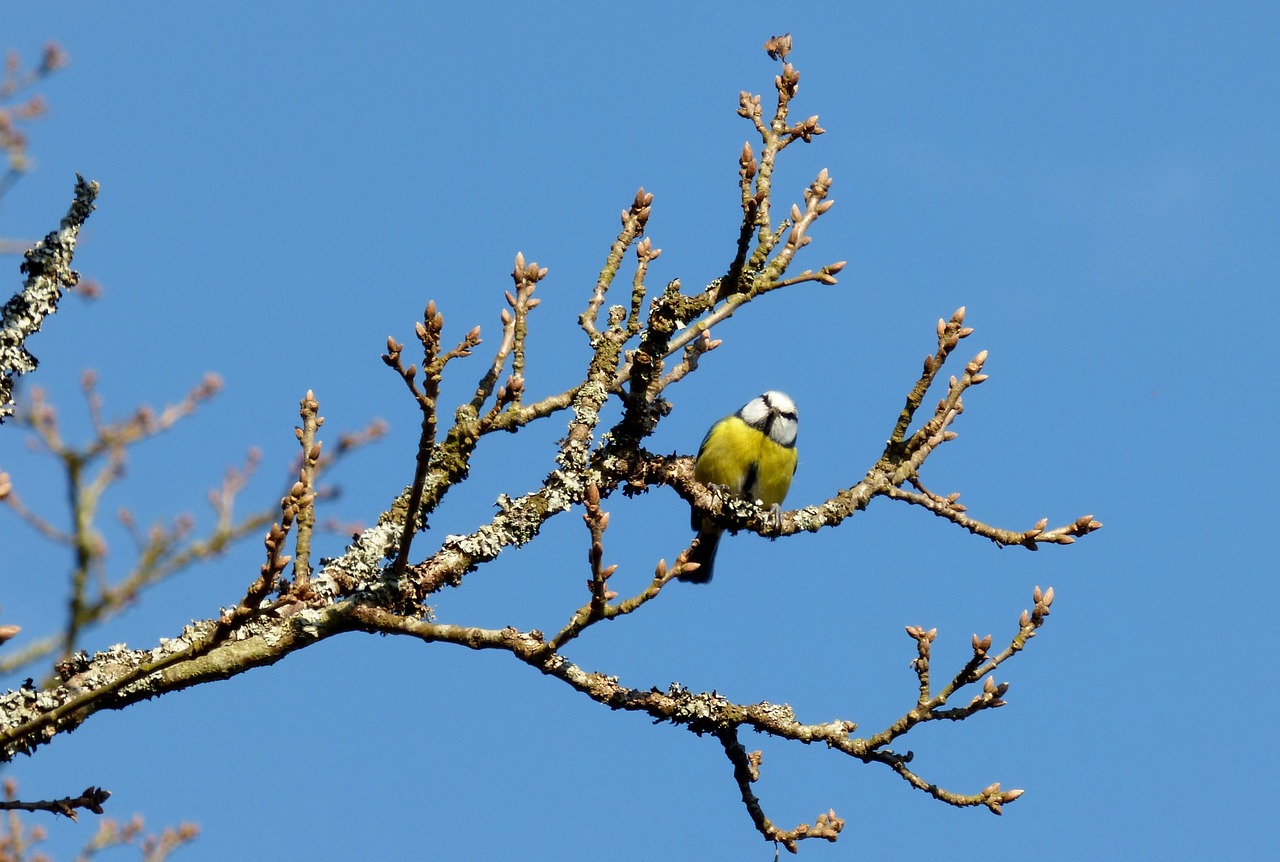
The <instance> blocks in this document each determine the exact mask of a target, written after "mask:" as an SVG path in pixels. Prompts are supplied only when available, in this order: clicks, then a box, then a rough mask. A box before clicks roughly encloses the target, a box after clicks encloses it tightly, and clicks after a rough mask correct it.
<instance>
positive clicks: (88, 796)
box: [0, 786, 111, 820]
mask: <svg viewBox="0 0 1280 862" xmlns="http://www.w3.org/2000/svg"><path fill="white" fill-rule="evenodd" d="M110 798H111V791H109V790H103V789H102V788H101V787H93V786H89V787H86V788H85V789H84V791H83V792H82V793H81V794H80V795H79V796H64V797H62V798H61V799H49V800H41V801H39V802H24V801H23V800H21V799H0V811H49V812H51V813H53V814H61V815H62V816H63V817H69V818H71V819H72V820H76V819H77V817H76V809H78V808H83V809H84V810H86V811H91V812H93V813H94V814H101V813H102V803H104V802H106V801H107V800H108V799H110Z"/></svg>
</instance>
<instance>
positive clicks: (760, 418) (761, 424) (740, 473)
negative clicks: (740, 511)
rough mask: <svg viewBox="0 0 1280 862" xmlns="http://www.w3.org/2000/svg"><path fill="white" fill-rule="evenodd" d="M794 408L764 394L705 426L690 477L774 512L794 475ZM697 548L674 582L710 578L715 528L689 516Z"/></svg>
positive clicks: (796, 419) (796, 424)
mask: <svg viewBox="0 0 1280 862" xmlns="http://www.w3.org/2000/svg"><path fill="white" fill-rule="evenodd" d="M798 428H799V417H798V415H797V413H796V404H795V402H794V401H792V400H791V398H790V396H788V395H786V394H785V393H783V392H778V391H776V390H770V391H768V392H765V393H763V394H762V395H759V396H757V397H755V398H752V399H751V400H750V401H748V402H747V403H746V404H744V405H742V407H741V408H740V409H739V410H738V412H736V413H733V414H731V415H729V416H726V417H724V418H723V419H721V420H720V421H718V422H716V423H715V424H714V425H712V426H711V430H709V431H707V436H705V437H703V438H702V445H701V446H699V447H698V460H697V462H696V464H695V466H694V469H693V476H694V478H695V479H697V480H698V481H699V482H701V483H702V484H704V485H719V486H720V487H722V488H723V489H724V490H725V492H726V493H727V494H730V495H732V496H734V497H740V498H741V499H743V500H748V501H757V500H758V501H759V502H760V503H761V504H762V505H764V506H768V507H772V509H773V511H774V513H775V515H776V514H778V513H779V511H780V508H779V507H780V506H781V504H782V501H783V500H784V499H785V498H786V496H787V491H788V490H789V489H790V488H791V477H792V476H793V475H794V474H795V472H796V464H797V457H798V456H797V454H796V431H797V430H798ZM692 523H693V529H695V530H697V531H698V544H697V547H696V548H694V550H693V551H692V552H691V553H690V554H689V558H688V561H689V562H690V563H697V564H698V568H696V569H693V570H692V571H688V572H682V573H681V574H680V575H679V578H680V580H682V581H688V582H689V583H693V584H705V583H707V582H708V581H710V580H711V575H712V566H713V564H714V563H715V557H716V546H717V545H719V544H720V535H721V534H722V533H724V527H721V526H719V525H717V524H715V523H714V522H712V521H711V520H710V519H706V518H702V517H700V516H699V515H698V513H697V512H694V513H693V518H692Z"/></svg>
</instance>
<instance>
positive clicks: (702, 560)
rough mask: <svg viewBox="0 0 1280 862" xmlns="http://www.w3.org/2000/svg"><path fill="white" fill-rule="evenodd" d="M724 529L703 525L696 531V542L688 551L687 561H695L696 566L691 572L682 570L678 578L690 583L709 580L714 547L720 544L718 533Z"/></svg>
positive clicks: (713, 560)
mask: <svg viewBox="0 0 1280 862" xmlns="http://www.w3.org/2000/svg"><path fill="white" fill-rule="evenodd" d="M723 532H724V530H720V529H717V528H715V527H709V526H706V525H703V527H702V529H701V530H699V531H698V543H697V544H696V545H695V546H694V548H693V550H692V551H690V552H689V562H691V563H697V564H698V568H696V569H694V570H693V571H692V572H683V573H681V574H680V575H678V576H677V577H678V578H679V580H682V581H687V582H688V583H691V584H705V583H707V582H708V581H710V580H711V566H712V564H713V563H714V562H715V561H716V547H717V546H718V545H719V544H720V534H721V533H723Z"/></svg>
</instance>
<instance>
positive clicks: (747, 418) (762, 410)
mask: <svg viewBox="0 0 1280 862" xmlns="http://www.w3.org/2000/svg"><path fill="white" fill-rule="evenodd" d="M738 416H740V417H741V418H742V421H743V422H746V423H747V424H748V425H750V426H751V427H752V428H764V423H765V421H766V420H767V419H768V418H769V405H768V404H767V403H766V402H765V400H764V397H763V396H761V397H759V398H752V399H751V400H750V401H748V402H747V403H746V404H744V405H743V406H742V409H741V410H739V411H738Z"/></svg>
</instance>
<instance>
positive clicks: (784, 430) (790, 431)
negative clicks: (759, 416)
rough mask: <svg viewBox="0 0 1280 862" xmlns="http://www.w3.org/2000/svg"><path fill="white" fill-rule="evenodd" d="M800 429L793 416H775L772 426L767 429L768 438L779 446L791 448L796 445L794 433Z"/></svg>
mask: <svg viewBox="0 0 1280 862" xmlns="http://www.w3.org/2000/svg"><path fill="white" fill-rule="evenodd" d="M799 428H800V423H799V422H798V421H796V419H795V418H794V416H775V417H774V418H773V424H772V426H771V427H770V428H769V436H770V437H772V438H773V440H774V442H775V443H777V444H778V445H779V446H786V447H788V448H789V447H791V446H794V445H796V432H797V431H798V430H799Z"/></svg>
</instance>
